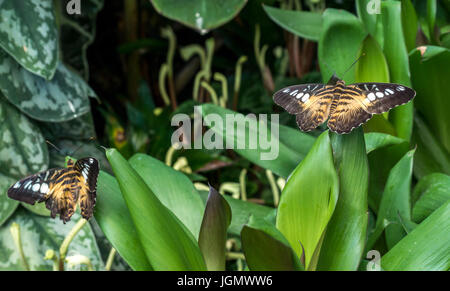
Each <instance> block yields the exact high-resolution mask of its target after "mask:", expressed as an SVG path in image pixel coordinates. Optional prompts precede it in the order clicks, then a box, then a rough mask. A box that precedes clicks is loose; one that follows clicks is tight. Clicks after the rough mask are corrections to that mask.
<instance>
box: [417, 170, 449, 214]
mask: <svg viewBox="0 0 450 291" xmlns="http://www.w3.org/2000/svg"><path fill="white" fill-rule="evenodd" d="M449 199H450V176H447V175H444V174H441V173H434V174H430V175H428V176H425V177H423V178H422V179H420V180H419V183H417V185H416V187H415V188H414V192H413V195H412V200H413V203H414V207H413V209H412V220H413V221H414V222H417V223H420V222H422V220H424V219H425V218H427V217H428V216H429V215H430V214H431V213H432V212H433V211H435V210H436V209H438V208H439V207H441V206H442V205H444V204H445V202H447V200H449Z"/></svg>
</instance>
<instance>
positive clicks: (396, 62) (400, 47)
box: [381, 1, 413, 140]
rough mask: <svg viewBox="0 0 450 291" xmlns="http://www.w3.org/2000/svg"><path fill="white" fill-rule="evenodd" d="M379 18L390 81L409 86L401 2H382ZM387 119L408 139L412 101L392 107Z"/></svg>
mask: <svg viewBox="0 0 450 291" xmlns="http://www.w3.org/2000/svg"><path fill="white" fill-rule="evenodd" d="M381 18H382V20H383V29H384V48H383V50H384V55H385V56H386V60H387V63H388V65H389V73H390V78H391V80H390V81H391V82H392V83H397V84H402V85H405V86H408V87H411V80H410V79H409V76H410V72H409V62H408V52H407V49H406V45H405V38H404V35H403V30H402V15H401V3H400V2H397V1H389V2H386V1H384V2H382V3H381ZM389 121H390V122H391V123H392V124H393V125H394V128H395V130H396V133H397V136H398V137H400V138H403V139H405V140H410V139H411V133H412V127H413V103H412V102H409V103H407V104H404V105H401V106H399V107H396V108H394V109H392V110H391V111H390V112H389Z"/></svg>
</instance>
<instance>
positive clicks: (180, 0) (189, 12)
mask: <svg viewBox="0 0 450 291" xmlns="http://www.w3.org/2000/svg"><path fill="white" fill-rule="evenodd" d="M150 2H151V3H152V4H153V7H155V10H156V11H157V12H158V13H160V14H162V15H163V16H165V17H167V18H170V19H172V20H175V21H179V22H181V23H183V24H184V25H187V26H189V27H191V28H194V29H196V30H198V31H200V32H201V33H202V34H204V33H206V32H207V31H208V30H210V29H213V28H216V27H219V26H221V25H223V24H225V23H227V22H228V21H230V20H231V19H232V18H233V17H234V16H236V14H238V13H239V11H240V10H241V9H242V8H243V7H244V5H245V4H246V3H247V1H246V0H219V1H209V0H191V1H184V0H150Z"/></svg>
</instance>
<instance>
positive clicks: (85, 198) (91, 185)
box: [8, 158, 99, 223]
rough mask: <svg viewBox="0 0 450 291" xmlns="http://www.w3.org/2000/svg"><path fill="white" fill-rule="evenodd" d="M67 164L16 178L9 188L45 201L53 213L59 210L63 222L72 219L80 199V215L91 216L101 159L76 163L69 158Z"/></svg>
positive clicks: (22, 197)
mask: <svg viewBox="0 0 450 291" xmlns="http://www.w3.org/2000/svg"><path fill="white" fill-rule="evenodd" d="M67 166H68V167H67V168H55V169H50V170H48V171H44V172H41V173H38V174H35V175H31V176H29V177H27V178H25V179H22V180H20V181H18V182H16V183H15V184H14V185H12V186H11V187H10V188H9V189H8V196H9V197H10V198H12V199H15V200H18V201H22V202H25V203H29V204H32V205H33V204H34V203H36V202H44V201H45V206H46V207H47V209H49V210H50V215H51V217H52V218H55V217H56V215H57V214H59V216H60V219H61V220H63V221H64V223H65V222H67V221H69V220H70V218H71V217H72V215H73V214H74V213H75V210H76V207H77V204H78V202H79V203H80V209H81V215H82V216H83V217H84V218H86V219H89V218H90V217H91V216H92V214H93V208H94V205H95V198H96V187H97V176H98V173H99V165H98V161H97V160H96V159H94V158H84V159H80V160H78V161H77V162H76V163H73V161H72V160H69V162H68V165H67Z"/></svg>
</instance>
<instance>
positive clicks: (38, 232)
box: [0, 208, 104, 271]
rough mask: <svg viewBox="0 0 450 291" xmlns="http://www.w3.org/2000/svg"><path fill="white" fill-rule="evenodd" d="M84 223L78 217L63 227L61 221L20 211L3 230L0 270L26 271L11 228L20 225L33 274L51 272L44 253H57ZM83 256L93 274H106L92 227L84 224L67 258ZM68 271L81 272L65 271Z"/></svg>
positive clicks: (24, 247) (1, 233) (1, 231)
mask: <svg viewBox="0 0 450 291" xmlns="http://www.w3.org/2000/svg"><path fill="white" fill-rule="evenodd" d="M79 219H81V215H79V214H78V213H75V214H74V215H73V216H72V219H71V220H70V221H69V222H67V223H66V224H63V222H62V221H61V220H59V219H52V218H49V217H42V216H39V215H36V214H33V213H31V212H29V211H26V210H24V209H23V208H19V209H17V211H16V212H15V213H14V215H13V216H11V217H10V218H9V219H8V222H7V223H6V224H4V225H3V226H2V227H1V228H0V270H16V271H17V270H25V268H24V265H23V264H22V260H21V258H20V255H19V252H18V250H17V248H16V245H15V243H14V241H13V238H12V236H11V232H10V227H11V225H12V223H17V224H18V225H19V227H20V236H21V241H22V246H23V252H24V255H25V258H26V260H27V262H28V265H29V266H30V269H31V270H39V271H50V270H52V269H53V262H52V261H47V260H44V256H45V252H46V251H47V250H49V249H52V250H54V251H55V252H56V253H58V251H59V248H60V246H61V243H62V242H63V240H64V238H65V237H66V236H67V235H68V234H69V232H70V230H71V229H72V228H73V227H74V225H75V224H76V222H77V221H78V220H79ZM74 255H83V256H86V257H88V258H89V260H90V261H91V263H92V266H93V268H94V270H103V269H104V265H103V261H102V259H101V256H100V252H99V250H98V247H97V243H96V241H95V236H94V234H93V232H92V229H91V226H90V225H89V223H87V224H85V225H84V226H83V228H82V229H81V230H80V232H79V233H78V234H77V235H76V236H75V238H74V239H73V241H72V242H71V244H70V245H69V249H68V253H67V255H66V257H69V256H74ZM65 269H66V270H79V269H80V266H76V267H74V268H72V269H71V268H68V267H67V266H66V267H65Z"/></svg>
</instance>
